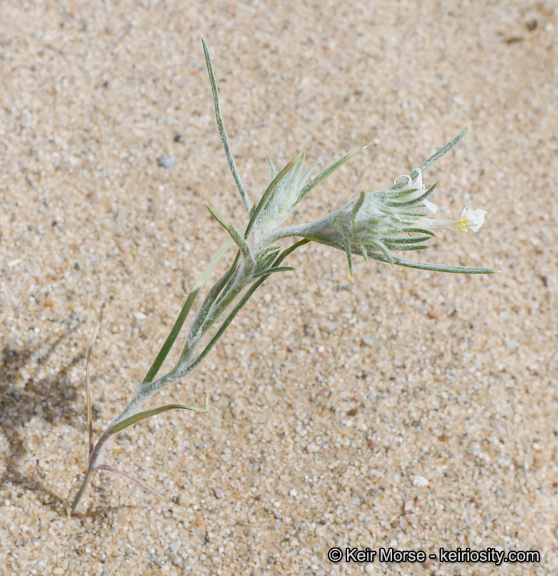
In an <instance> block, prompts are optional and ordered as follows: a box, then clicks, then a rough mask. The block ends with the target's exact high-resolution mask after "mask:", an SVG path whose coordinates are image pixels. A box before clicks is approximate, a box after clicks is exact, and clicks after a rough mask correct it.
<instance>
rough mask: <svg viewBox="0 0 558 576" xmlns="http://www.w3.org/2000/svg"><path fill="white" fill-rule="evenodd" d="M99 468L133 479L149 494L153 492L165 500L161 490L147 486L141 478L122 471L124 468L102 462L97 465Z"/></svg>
mask: <svg viewBox="0 0 558 576" xmlns="http://www.w3.org/2000/svg"><path fill="white" fill-rule="evenodd" d="M97 470H106V471H107V472H115V473H116V474H118V475H120V476H122V477H123V478H126V479H127V480H131V481H132V482H134V483H135V484H137V485H138V486H139V487H140V488H141V489H142V490H145V491H146V492H148V493H149V494H153V496H157V498H159V499H161V500H164V498H163V496H161V494H159V492H157V491H155V490H153V488H150V487H149V486H146V485H145V484H144V483H143V482H142V481H141V480H138V479H137V478H134V477H133V476H131V475H130V474H127V473H126V472H122V470H118V469H117V468H113V467H112V466H108V465H107V464H101V465H100V466H98V467H97Z"/></svg>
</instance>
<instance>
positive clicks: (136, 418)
mask: <svg viewBox="0 0 558 576" xmlns="http://www.w3.org/2000/svg"><path fill="white" fill-rule="evenodd" d="M169 410H190V411H191V412H196V413H198V414H207V412H209V394H206V395H205V406H204V407H203V408H195V407H194V406H186V405H185V404H165V406H159V407H158V408H153V409H152V410H144V411H143V412H138V413H137V414H134V415H133V416H130V417H128V418H125V419H124V420H122V422H117V423H116V424H114V425H113V426H112V427H111V428H110V433H111V434H116V433H117V432H120V431H121V430H124V428H128V426H132V425H133V424H137V423H138V422H141V421H142V420H145V419H146V418H150V417H151V416H156V415H157V414H162V413H163V412H168V411H169Z"/></svg>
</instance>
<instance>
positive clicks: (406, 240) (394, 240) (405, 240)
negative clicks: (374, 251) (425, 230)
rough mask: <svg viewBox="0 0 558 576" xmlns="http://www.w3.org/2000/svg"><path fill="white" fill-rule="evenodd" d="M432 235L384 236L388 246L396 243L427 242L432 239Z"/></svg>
mask: <svg viewBox="0 0 558 576" xmlns="http://www.w3.org/2000/svg"><path fill="white" fill-rule="evenodd" d="M430 238H432V236H415V237H413V238H384V242H385V243H386V246H387V245H388V244H391V245H395V244H416V243H417V242H426V241H427V240H430Z"/></svg>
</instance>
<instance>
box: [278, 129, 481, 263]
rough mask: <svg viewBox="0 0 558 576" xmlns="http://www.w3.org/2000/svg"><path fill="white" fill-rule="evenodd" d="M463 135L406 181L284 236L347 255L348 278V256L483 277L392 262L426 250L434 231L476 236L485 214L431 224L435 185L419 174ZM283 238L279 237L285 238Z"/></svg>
mask: <svg viewBox="0 0 558 576" xmlns="http://www.w3.org/2000/svg"><path fill="white" fill-rule="evenodd" d="M466 132H467V129H465V130H464V131H463V132H461V134H459V135H458V136H457V137H456V138H454V140H452V141H451V142H450V143H448V144H447V145H446V146H445V147H444V148H442V149H441V150H439V151H438V152H437V153H436V154H434V156H432V157H431V158H429V159H428V160H427V161H426V162H424V163H423V164H422V165H421V166H420V167H419V168H417V169H416V170H414V171H413V172H412V173H411V174H410V175H403V176H399V177H398V178H397V179H396V180H395V182H394V184H393V186H392V187H391V188H388V189H385V190H379V191H377V192H361V194H360V195H359V196H358V197H357V198H355V199H353V200H351V201H350V202H348V203H347V204H345V205H344V206H343V207H342V208H340V209H339V210H336V211H335V212H333V213H331V214H328V215H327V216H325V217H324V218H320V219H319V220H315V221H313V222H310V223H308V224H304V225H302V226H294V227H291V228H290V229H287V230H286V231H285V232H287V231H288V235H294V234H293V233H296V235H299V236H303V237H304V238H307V239H308V240H313V241H315V242H320V243H322V244H327V245H329V246H333V247H334V248H338V249H340V250H343V251H345V253H346V255H347V260H348V263H349V269H350V271H351V275H352V274H353V262H352V256H353V255H354V254H357V255H361V256H363V257H364V258H365V259H368V258H369V257H370V258H374V259H376V260H381V261H384V262H389V263H390V264H399V265H403V266H410V267H413V268H422V269H427V270H439V271H446V272H466V273H486V272H487V269H484V268H462V267H455V266H444V265H438V264H424V263H420V262H413V261H409V260H402V259H400V258H395V257H394V256H393V255H392V252H408V251H420V250H426V249H427V248H428V246H427V245H426V242H428V241H429V240H430V239H431V238H432V237H434V236H435V233H434V232H433V229H435V228H454V229H457V230H461V231H463V232H467V231H468V230H472V231H473V232H478V231H479V229H480V227H481V226H482V224H483V222H484V218H485V216H486V211H485V210H480V209H476V210H473V209H469V208H465V209H464V210H463V212H462V214H461V218H459V219H458V220H447V219H436V218H433V217H432V216H434V215H435V214H436V212H437V207H436V205H435V204H434V203H433V202H432V200H433V198H434V192H435V189H436V186H437V184H433V185H432V186H430V187H429V188H426V186H425V185H424V184H423V172H424V171H425V170H426V169H427V168H428V167H429V166H431V165H432V164H433V163H434V162H435V161H436V160H438V159H439V158H440V157H441V156H442V155H443V154H445V153H446V152H447V151H448V150H450V149H451V148H453V147H454V146H455V145H456V144H457V143H458V142H459V141H460V140H461V138H463V136H464V135H465V134H466ZM285 235H287V234H283V236H285Z"/></svg>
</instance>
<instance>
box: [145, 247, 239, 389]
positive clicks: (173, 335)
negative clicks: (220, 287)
mask: <svg viewBox="0 0 558 576" xmlns="http://www.w3.org/2000/svg"><path fill="white" fill-rule="evenodd" d="M232 244H233V241H232V240H230V239H229V240H227V241H226V242H225V243H224V244H223V245H222V246H221V248H219V250H217V253H216V254H215V256H213V258H212V259H211V262H209V264H208V265H207V266H206V267H205V270H204V271H203V272H202V273H201V275H200V277H199V278H198V281H197V282H196V283H195V284H194V287H193V288H192V291H191V292H190V294H188V298H187V299H186V302H185V303H184V306H182V310H181V311H180V314H179V315H178V318H177V319H176V322H175V323H174V326H173V327H172V330H171V331H170V334H169V335H168V336H167V339H166V340H165V343H164V344H163V346H162V347H161V350H160V351H159V354H157V358H155V361H154V362H153V364H152V365H151V368H150V369H149V371H148V372H147V374H146V375H145V378H144V379H143V384H145V383H147V382H152V381H153V379H154V378H155V376H157V373H158V372H159V370H160V369H161V366H162V365H163V362H164V361H165V359H166V357H167V356H168V354H169V352H170V350H171V348H172V347H173V345H174V343H175V341H176V339H177V337H178V335H179V334H180V331H181V330H182V327H183V326H184V322H185V321H186V318H187V317H188V314H189V313H190V310H191V309H192V306H193V305H194V302H195V301H196V298H197V296H198V294H199V292H200V290H201V288H202V287H203V285H204V284H205V283H206V281H207V279H208V278H209V276H210V275H211V273H212V272H213V270H215V268H216V266H217V264H219V262H220V260H221V258H223V256H224V255H225V253H226V251H227V250H228V249H229V248H230V247H231V246H232Z"/></svg>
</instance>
